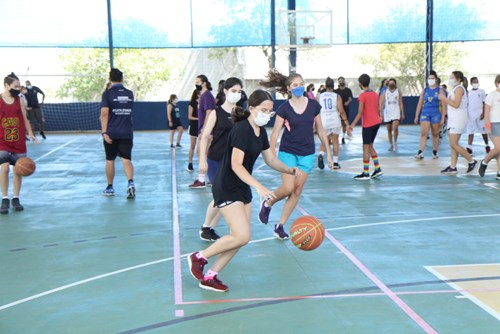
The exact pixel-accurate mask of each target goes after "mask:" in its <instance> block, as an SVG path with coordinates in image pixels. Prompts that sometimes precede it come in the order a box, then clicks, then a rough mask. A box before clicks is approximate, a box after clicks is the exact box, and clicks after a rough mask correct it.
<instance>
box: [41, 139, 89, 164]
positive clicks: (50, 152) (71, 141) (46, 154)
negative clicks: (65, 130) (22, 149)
mask: <svg viewBox="0 0 500 334" xmlns="http://www.w3.org/2000/svg"><path fill="white" fill-rule="evenodd" d="M77 139H80V138H74V139H72V140H70V141H69V142H67V143H66V144H63V145H61V146H59V147H56V148H55V149H53V150H52V151H49V152H47V153H45V154H44V155H42V156H41V157H38V158H36V159H34V161H35V162H37V161H38V160H41V159H43V158H45V157H47V156H49V155H51V154H52V153H54V152H57V151H59V150H60V149H62V148H63V147H66V146H68V145H69V144H71V143H73V142H74V141H76V140H77Z"/></svg>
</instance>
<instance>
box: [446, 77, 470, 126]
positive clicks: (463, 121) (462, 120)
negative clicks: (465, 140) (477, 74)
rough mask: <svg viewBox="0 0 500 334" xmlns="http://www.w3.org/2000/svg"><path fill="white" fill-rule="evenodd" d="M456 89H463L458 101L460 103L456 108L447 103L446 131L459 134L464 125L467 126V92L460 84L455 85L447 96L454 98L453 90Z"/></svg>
mask: <svg viewBox="0 0 500 334" xmlns="http://www.w3.org/2000/svg"><path fill="white" fill-rule="evenodd" d="M457 89H461V90H463V93H464V94H463V95H462V99H461V101H460V105H459V106H458V108H453V107H452V106H450V105H449V104H448V131H449V133H451V134H461V133H463V132H464V130H465V127H466V126H467V120H468V118H469V117H468V115H467V105H468V99H467V92H466V90H465V88H464V87H463V86H462V85H457V86H455V87H454V88H453V90H452V91H451V93H450V94H449V95H448V97H449V98H450V99H451V100H454V99H455V92H456V90H457Z"/></svg>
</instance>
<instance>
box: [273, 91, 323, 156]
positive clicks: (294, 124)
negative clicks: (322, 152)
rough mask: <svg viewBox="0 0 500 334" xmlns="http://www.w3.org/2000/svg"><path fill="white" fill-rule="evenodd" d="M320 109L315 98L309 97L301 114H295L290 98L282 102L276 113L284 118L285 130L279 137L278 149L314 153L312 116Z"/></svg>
mask: <svg viewBox="0 0 500 334" xmlns="http://www.w3.org/2000/svg"><path fill="white" fill-rule="evenodd" d="M320 111H321V105H320V104H319V103H318V101H316V100H311V99H309V100H308V101H307V106H306V110H305V111H304V112H303V113H302V114H297V113H296V112H295V110H293V107H292V105H291V104H290V100H288V101H287V102H285V103H283V104H282V105H281V106H280V107H279V108H278V110H277V111H276V114H277V115H278V116H280V117H281V118H283V119H284V120H285V123H284V127H285V131H284V132H283V136H282V137H281V143H280V148H279V150H280V151H282V152H286V153H290V154H294V155H300V156H307V155H311V154H314V151H315V145H314V133H313V127H314V118H315V117H316V116H318V115H319V113H320Z"/></svg>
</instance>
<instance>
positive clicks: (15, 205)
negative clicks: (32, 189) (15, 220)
mask: <svg viewBox="0 0 500 334" xmlns="http://www.w3.org/2000/svg"><path fill="white" fill-rule="evenodd" d="M12 207H13V208H14V210H16V211H23V210H24V206H22V205H21V202H20V201H19V197H14V198H13V199H12Z"/></svg>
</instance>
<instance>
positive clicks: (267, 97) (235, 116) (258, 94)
mask: <svg viewBox="0 0 500 334" xmlns="http://www.w3.org/2000/svg"><path fill="white" fill-rule="evenodd" d="M264 101H273V97H272V96H271V94H269V92H267V91H265V90H263V89H257V90H256V91H254V92H253V93H252V94H250V96H249V97H248V107H253V108H255V107H258V106H260V105H261V103H262V102H264ZM249 116H250V111H249V110H244V109H243V108H242V107H239V106H236V107H235V108H233V110H232V112H231V118H232V120H233V122H234V123H236V122H239V121H243V120H245V119H247V118H248V117H249Z"/></svg>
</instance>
